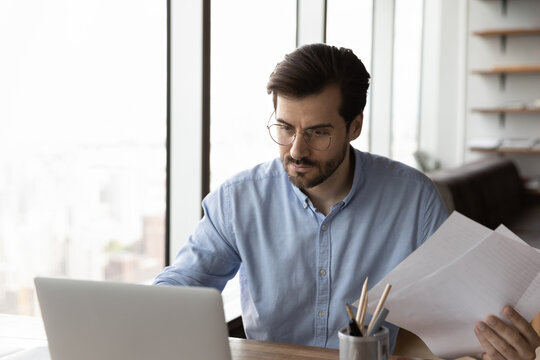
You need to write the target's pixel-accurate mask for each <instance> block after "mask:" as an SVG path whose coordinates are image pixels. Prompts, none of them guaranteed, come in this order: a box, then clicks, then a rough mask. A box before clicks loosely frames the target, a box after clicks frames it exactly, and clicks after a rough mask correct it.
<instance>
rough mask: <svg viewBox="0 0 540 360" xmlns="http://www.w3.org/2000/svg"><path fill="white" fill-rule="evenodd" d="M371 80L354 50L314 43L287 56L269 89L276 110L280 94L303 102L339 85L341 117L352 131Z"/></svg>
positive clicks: (272, 78)
mask: <svg viewBox="0 0 540 360" xmlns="http://www.w3.org/2000/svg"><path fill="white" fill-rule="evenodd" d="M369 78H370V76H369V73H368V72H367V70H366V67H365V66H364V64H363V63H362V61H360V59H358V57H356V55H354V53H353V52H352V51H351V50H350V49H345V48H339V49H338V48H337V47H335V46H330V45H326V44H311V45H304V46H302V47H299V48H298V49H296V50H294V51H293V52H292V53H290V54H288V55H285V59H284V60H283V61H281V62H280V63H278V64H277V65H276V68H275V69H274V71H273V72H272V74H271V75H270V80H269V81H268V84H267V86H266V89H267V91H268V93H269V94H273V101H274V109H275V108H276V106H277V95H278V94H280V95H282V96H285V97H290V98H293V99H295V98H297V99H301V98H303V97H305V96H308V95H312V94H317V93H319V92H321V91H323V90H324V89H325V88H326V87H327V86H328V85H338V86H339V88H340V90H341V106H340V108H339V114H340V115H341V116H342V117H343V119H344V120H345V123H346V125H347V129H348V127H349V125H350V123H351V121H352V120H353V119H354V118H355V117H356V116H357V115H359V114H360V113H362V111H364V107H365V106H366V95H367V90H368V87H369Z"/></svg>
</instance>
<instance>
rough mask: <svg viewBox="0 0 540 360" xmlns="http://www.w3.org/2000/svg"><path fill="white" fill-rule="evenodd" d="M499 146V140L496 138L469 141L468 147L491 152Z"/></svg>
mask: <svg viewBox="0 0 540 360" xmlns="http://www.w3.org/2000/svg"><path fill="white" fill-rule="evenodd" d="M500 145H501V140H500V139H496V138H474V139H470V140H469V147H470V148H474V149H485V150H492V149H497V148H498V147H499V146H500Z"/></svg>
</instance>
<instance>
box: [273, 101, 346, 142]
mask: <svg viewBox="0 0 540 360" xmlns="http://www.w3.org/2000/svg"><path fill="white" fill-rule="evenodd" d="M274 115H275V111H274V112H272V114H271V115H270V117H269V118H268V123H267V124H266V129H268V135H270V139H272V141H273V142H275V143H276V144H278V145H279V146H289V145H291V144H292V143H294V142H295V141H296V139H297V138H298V136H297V134H298V132H300V133H302V134H303V135H304V136H303V139H304V141H305V142H306V145H307V146H308V147H309V148H311V149H313V150H315V151H326V150H328V149H329V148H330V145H331V144H332V138H333V137H334V134H333V133H332V134H331V135H328V137H329V139H328V146H327V147H326V148H324V149H317V148H314V147H313V146H312V145H310V143H309V139H310V138H311V137H308V138H306V136H309V135H308V134H306V131H309V130H316V128H308V129H304V130H297V129H296V128H294V127H293V126H290V125H288V124H280V123H273V124H270V122H271V120H272V117H273V116H274ZM272 126H289V127H291V128H293V129H294V136H293V137H292V140H291V142H290V143H288V144H280V143H278V142H277V141H276V140H275V139H274V137H273V136H272V132H271V130H270V128H271V127H272ZM324 127H329V128H332V131H335V129H336V128H335V127H334V126H333V125H324Z"/></svg>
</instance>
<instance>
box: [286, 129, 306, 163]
mask: <svg viewBox="0 0 540 360" xmlns="http://www.w3.org/2000/svg"><path fill="white" fill-rule="evenodd" d="M289 153H290V155H291V157H292V158H293V159H297V160H300V159H302V158H304V157H306V156H307V155H308V153H309V146H308V144H307V143H306V140H305V139H304V135H303V134H302V133H299V134H297V135H296V138H295V139H294V141H293V143H292V144H291V150H290V151H289Z"/></svg>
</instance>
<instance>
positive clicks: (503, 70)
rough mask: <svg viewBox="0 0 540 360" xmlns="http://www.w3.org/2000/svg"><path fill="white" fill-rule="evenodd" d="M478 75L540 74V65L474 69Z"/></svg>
mask: <svg viewBox="0 0 540 360" xmlns="http://www.w3.org/2000/svg"><path fill="white" fill-rule="evenodd" d="M473 74H478V75H501V74H503V75H504V74H540V65H511V66H495V67H493V68H491V69H485V70H473Z"/></svg>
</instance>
